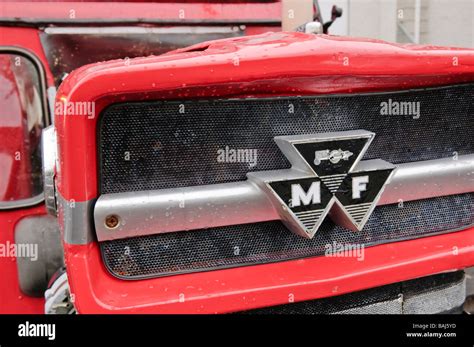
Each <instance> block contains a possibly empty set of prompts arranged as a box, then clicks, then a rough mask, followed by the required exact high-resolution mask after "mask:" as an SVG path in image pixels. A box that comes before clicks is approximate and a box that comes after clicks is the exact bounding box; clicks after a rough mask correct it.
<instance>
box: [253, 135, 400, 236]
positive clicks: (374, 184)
mask: <svg viewBox="0 0 474 347" xmlns="http://www.w3.org/2000/svg"><path fill="white" fill-rule="evenodd" d="M374 136H375V134H374V133H372V132H369V131H366V130H355V131H345V132H337V133H323V134H313V135H296V136H279V137H275V142H276V143H277V144H278V146H279V147H280V149H281V151H282V152H283V154H285V156H286V157H287V158H288V160H289V161H290V163H291V164H292V168H291V169H289V170H276V171H262V172H252V173H248V174H247V176H248V177H249V179H250V180H252V181H254V182H255V183H256V184H258V185H259V186H260V187H261V188H262V189H264V190H265V191H266V193H267V195H268V197H269V198H270V199H271V201H272V202H273V204H274V206H275V208H276V209H277V210H278V213H279V215H280V218H281V220H282V221H283V222H284V223H285V225H286V226H287V227H288V228H289V229H290V230H291V231H293V232H294V233H296V234H298V235H301V236H303V237H306V238H312V237H313V236H314V234H315V233H316V231H317V230H318V228H319V227H320V225H321V223H322V222H323V220H324V218H325V217H326V215H328V214H329V216H330V217H331V219H332V220H333V221H334V222H335V223H337V224H339V225H341V226H343V227H345V228H347V229H351V230H354V231H359V230H362V228H363V227H364V225H365V223H366V222H367V220H368V219H369V217H370V214H371V213H372V211H373V209H374V208H375V206H376V205H377V201H378V200H379V199H380V196H381V194H382V192H383V189H384V186H385V185H386V184H387V183H388V181H389V179H390V177H391V175H392V174H393V172H394V169H395V167H394V166H393V165H392V164H390V163H388V162H386V161H383V160H380V159H372V160H365V161H361V159H362V157H363V156H364V153H365V152H366V151H367V149H368V147H369V146H370V143H371V142H372V140H373V139H374Z"/></svg>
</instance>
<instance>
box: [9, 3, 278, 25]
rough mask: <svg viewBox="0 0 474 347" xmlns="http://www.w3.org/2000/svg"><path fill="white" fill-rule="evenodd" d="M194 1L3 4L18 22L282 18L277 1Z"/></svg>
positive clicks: (203, 21) (257, 19) (271, 19)
mask: <svg viewBox="0 0 474 347" xmlns="http://www.w3.org/2000/svg"><path fill="white" fill-rule="evenodd" d="M205 2H206V1H202V2H197V3H193V2H191V1H188V2H185V3H182V2H177V3H174V2H172V1H170V2H165V1H160V2H155V3H153V2H100V1H95V2H78V1H70V2H69V1H68V2H66V1H62V2H50V3H45V2H33V3H28V5H27V6H25V5H24V4H23V5H22V4H21V3H20V4H19V3H18V2H15V1H5V2H3V3H2V4H1V5H0V6H1V7H0V8H1V10H2V11H1V14H0V18H16V19H17V20H18V21H28V20H44V21H46V22H51V21H54V20H64V21H68V22H71V21H75V20H97V21H99V22H103V21H104V20H114V21H120V20H124V21H126V20H130V19H140V21H142V22H146V21H147V20H153V21H162V22H166V21H168V22H182V23H186V22H189V21H195V22H199V23H205V22H208V21H217V22H225V21H228V22H236V21H239V22H248V23H251V22H253V21H263V22H271V21H275V22H279V21H280V20H281V3H280V2H279V1H275V2H245V1H242V2H235V1H234V2H227V3H226V2H225V1H222V3H212V2H210V3H205Z"/></svg>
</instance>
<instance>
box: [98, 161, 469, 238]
mask: <svg viewBox="0 0 474 347" xmlns="http://www.w3.org/2000/svg"><path fill="white" fill-rule="evenodd" d="M363 163H364V162H361V164H363ZM286 171H287V174H288V175H290V176H291V175H294V174H296V173H295V171H294V169H290V170H286ZM279 172H280V173H281V172H282V171H279ZM470 192H474V154H471V155H463V156H459V157H458V158H445V159H437V160H428V161H421V162H413V163H405V164H399V165H397V169H396V171H395V173H394V175H393V177H392V180H391V182H390V183H389V184H388V185H387V186H386V187H385V191H384V192H383V194H382V197H381V199H380V201H379V203H378V205H388V204H396V203H400V202H405V201H412V200H422V199H429V198H433V197H437V196H446V195H453V194H463V193H470ZM110 215H116V216H118V217H119V225H118V226H117V227H116V228H113V229H109V228H107V227H106V225H105V223H104V221H105V219H106V217H107V216H110ZM279 218H280V217H279V214H278V212H277V209H276V208H275V206H274V205H273V204H272V202H271V201H270V200H269V199H268V198H267V196H266V194H265V193H264V192H263V191H262V190H261V189H260V188H259V186H258V185H257V183H255V182H254V181H252V180H251V179H249V180H247V181H242V182H233V183H224V184H215V185H207V186H195V187H186V188H177V189H162V190H153V191H141V192H127V193H116V194H105V195H102V196H100V197H99V199H98V200H97V202H96V204H95V208H94V223H95V229H96V233H97V238H98V240H99V241H106V240H114V239H121V238H128V237H135V236H143V235H151V234H159V233H168V232H177V231H183V230H195V229H203V228H213V227H220V226H226V225H236V224H246V223H258V222H265V221H271V220H278V219H279Z"/></svg>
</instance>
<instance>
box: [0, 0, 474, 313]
mask: <svg viewBox="0 0 474 347" xmlns="http://www.w3.org/2000/svg"><path fill="white" fill-rule="evenodd" d="M284 6H291V5H288V4H285V3H283V4H282V3H281V2H280V1H273V0H268V1H231V2H218V1H208V2H205V3H202V2H199V3H198V2H195V1H183V2H179V3H171V2H170V3H166V2H163V1H159V2H146V1H139V2H119V3H116V4H114V5H113V6H111V5H110V4H107V3H100V2H79V3H68V2H50V3H42V2H31V3H28V5H27V6H26V5H25V3H10V2H6V3H2V4H1V5H0V11H1V15H0V22H1V23H0V50H1V52H0V79H1V84H0V103H1V105H2V106H1V108H0V109H1V111H0V112H1V117H0V135H1V139H2V141H1V142H0V252H1V255H2V257H0V271H1V273H2V274H3V280H2V284H1V285H0V298H1V299H0V300H1V301H0V313H44V312H46V313H72V312H78V313H227V312H243V311H245V312H247V313H316V314H317V313H397V314H401V313H407V314H412V313H440V312H445V313H446V312H462V310H463V304H464V302H465V300H466V276H465V273H464V269H466V268H468V267H471V266H473V265H474V193H473V192H474V181H473V178H474V136H473V133H472V132H473V129H474V118H473V117H472V115H473V113H474V108H473V104H472V95H473V93H474V51H473V50H472V49H461V48H447V47H434V46H420V45H398V44H392V43H387V42H383V41H379V40H373V39H361V38H350V37H338V36H330V35H325V34H324V33H323V32H327V29H328V27H329V26H330V24H331V23H332V21H334V20H335V19H336V18H337V17H339V16H340V15H341V12H340V10H339V9H337V8H334V9H333V13H332V15H331V17H332V18H331V21H330V22H327V23H323V20H322V18H321V14H320V11H319V8H318V6H317V2H314V4H310V7H309V8H310V10H311V13H309V15H308V13H307V10H305V11H306V12H305V11H303V14H302V15H301V16H300V15H299V14H298V13H297V15H296V17H299V18H301V20H300V22H298V23H296V22H295V23H296V24H297V25H296V24H295V25H294V28H293V29H296V31H281V28H282V22H284V21H285V20H282V12H283V13H286V12H285V11H286V10H285V9H286V8H285V9H284ZM283 24H285V23H283ZM283 26H285V25H283ZM298 31H299V32H298ZM302 31H303V32H302ZM42 168H43V169H42Z"/></svg>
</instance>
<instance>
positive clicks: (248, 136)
mask: <svg viewBox="0 0 474 347" xmlns="http://www.w3.org/2000/svg"><path fill="white" fill-rule="evenodd" d="M473 86H474V85H462V86H453V87H445V88H437V89H430V90H418V91H407V92H399V93H385V94H367V95H353V96H321V97H304V98H286V99H256V100H221V101H186V102H182V103H180V102H169V101H168V102H148V103H126V104H125V103H124V104H116V105H113V106H111V107H109V108H108V109H107V110H105V112H104V113H103V115H102V117H101V125H100V127H99V144H100V147H99V148H100V157H101V159H100V169H101V181H100V189H101V192H102V193H117V192H125V191H138V190H150V189H162V188H176V187H186V186H193V185H202V184H215V183H223V182H230V181H239V180H245V179H246V174H247V172H249V171H261V170H273V169H282V168H288V167H289V163H288V161H287V160H286V158H285V157H284V156H283V154H282V153H281V151H280V150H279V148H278V147H277V145H276V144H275V142H274V141H273V138H274V137H275V136H280V135H296V134H309V133H318V132H329V131H344V130H354V129H366V130H369V131H373V132H375V133H376V137H375V140H374V142H373V143H372V145H371V146H370V148H369V150H368V152H367V153H366V155H365V157H364V158H365V159H371V158H381V159H384V160H386V161H388V162H391V163H394V164H396V163H403V162H412V161H420V160H429V159H439V158H443V157H449V156H452V155H453V152H457V153H458V154H467V153H472V150H473V148H474V136H472V129H473V124H474V117H472V115H473V114H474V103H472V97H473V95H474V94H473V91H474V90H473ZM389 100H392V104H393V102H395V101H398V102H420V112H421V114H420V118H419V119H413V117H411V116H395V115H381V114H380V111H381V106H380V105H381V103H382V102H388V101H389ZM180 111H181V112H184V113H180ZM226 146H228V147H229V148H230V149H254V150H257V164H256V165H255V166H252V165H251V164H249V163H228V162H227V163H222V162H218V161H217V156H218V150H222V149H224V148H225V147H226Z"/></svg>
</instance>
